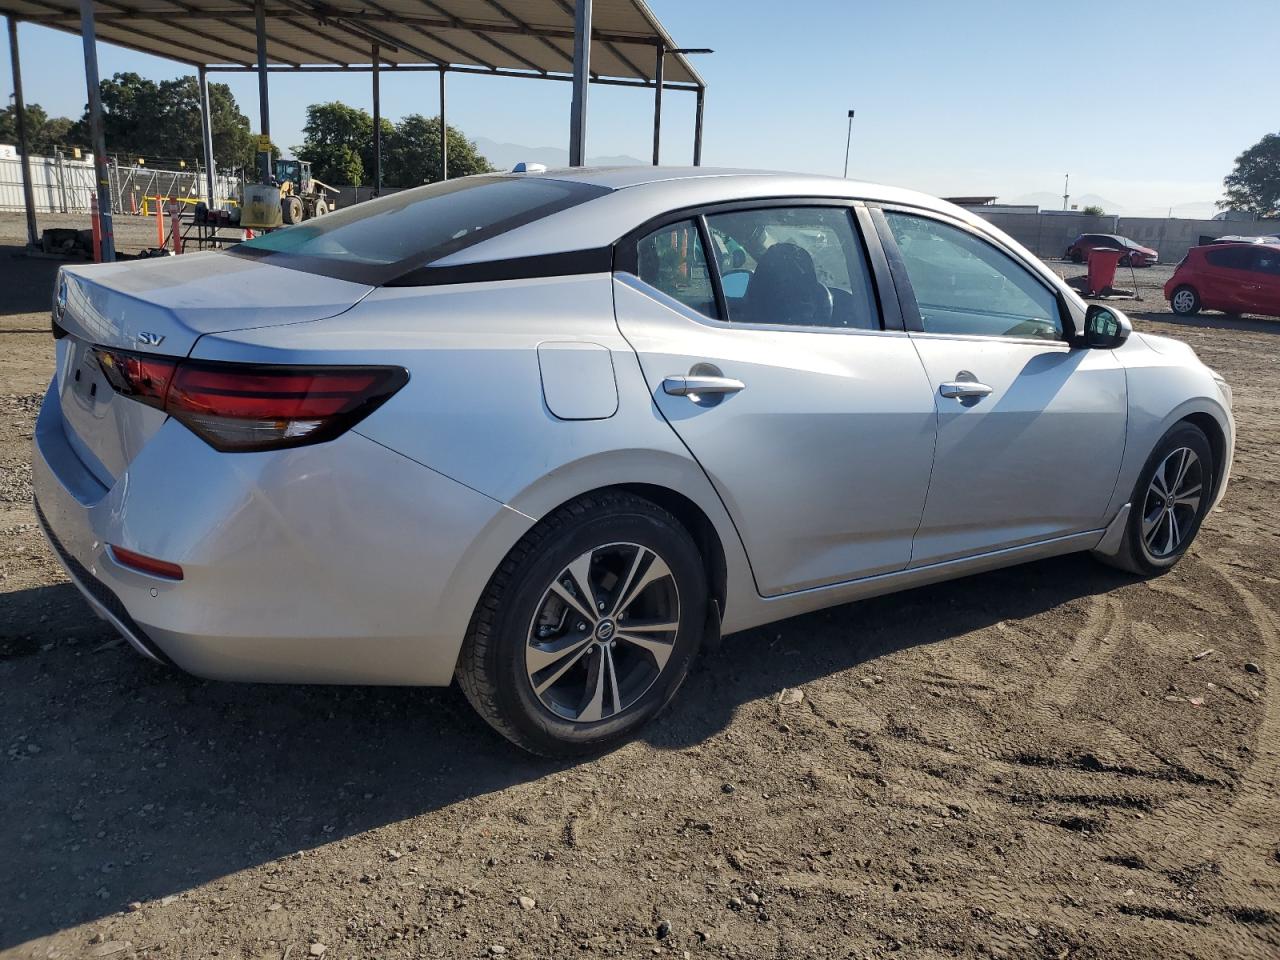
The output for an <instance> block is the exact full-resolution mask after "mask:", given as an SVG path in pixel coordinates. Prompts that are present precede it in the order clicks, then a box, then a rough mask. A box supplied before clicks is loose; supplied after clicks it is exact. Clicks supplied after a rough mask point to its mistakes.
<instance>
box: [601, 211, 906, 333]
mask: <svg viewBox="0 0 1280 960" xmlns="http://www.w3.org/2000/svg"><path fill="white" fill-rule="evenodd" d="M795 207H824V208H828V209H844V210H847V211H848V212H849V215H850V220H851V223H850V229H851V230H852V231H853V235H854V239H855V241H857V240H860V241H861V244H862V253H863V256H864V257H865V258H866V263H867V268H868V269H867V272H868V275H869V276H870V279H871V288H872V295H873V297H874V300H875V307H876V310H877V314H878V316H877V319H878V320H879V323H880V326H879V328H878V329H870V330H867V329H863V328H861V327H833V326H824V325H817V324H815V325H801V324H793V323H743V322H742V321H732V320H729V319H727V317H728V307H727V304H726V303H725V301H724V289H723V286H722V284H721V279H720V264H719V261H718V259H717V258H716V257H715V256H714V255H713V252H714V249H715V248H714V247H712V246H711V245H710V230H709V228H708V226H707V223H706V218H707V217H709V216H715V215H716V214H721V213H739V212H741V211H744V210H767V209H776V208H795ZM862 207H864V202H863V201H862V200H858V199H853V198H850V197H821V196H812V195H808V194H806V195H790V196H775V197H755V198H752V199H750V200H721V201H716V202H715V203H704V204H696V205H693V206H688V207H681V208H678V209H674V210H668V211H666V212H664V213H661V214H658V215H657V216H655V217H651V218H649V219H648V220H646V221H645V222H644V223H642V224H640V225H639V226H637V227H634V228H632V229H631V230H629V231H628V232H627V233H626V234H624V235H623V236H622V237H621V238H620V239H619V240H618V241H617V243H615V244H614V259H613V272H614V273H626V274H630V275H631V276H633V277H635V278H636V279H637V281H639V282H640V283H644V281H643V280H640V275H639V265H638V260H639V253H638V244H639V242H640V241H641V240H643V239H644V238H645V237H647V236H649V234H651V233H653V232H654V231H655V230H660V229H661V228H662V227H665V226H668V225H670V224H673V223H680V222H681V221H684V220H693V221H695V223H697V225H698V231H699V240H700V241H701V243H702V246H703V256H704V257H705V258H706V260H707V269H708V270H709V271H710V272H711V275H712V288H713V289H714V290H715V291H716V310H717V312H718V313H720V314H721V317H720V318H715V317H708V316H706V315H704V314H701V313H698V312H697V311H696V310H693V309H692V308H689V309H688V310H687V311H686V312H687V313H688V314H689V315H691V316H694V317H696V318H697V319H698V320H699V322H704V323H707V324H709V325H711V326H715V327H723V328H726V329H738V330H767V331H790V332H796V333H840V334H856V335H866V334H883V333H889V334H901V333H905V332H906V328H905V326H904V325H903V323H902V316H901V312H900V311H899V310H897V309H891V308H890V307H891V306H892V307H896V306H897V305H896V303H893V301H891V300H890V299H889V296H888V292H889V291H891V290H892V289H893V280H892V277H891V276H890V275H889V270H888V265H887V263H886V262H885V261H884V260H883V255H884V251H883V248H882V247H881V245H880V242H879V237H878V236H877V235H876V234H875V232H874V231H870V230H868V229H867V226H868V223H867V222H866V221H865V219H864V218H863V217H861V216H859V215H858V211H859V209H860V208H862ZM872 237H874V238H875V239H874V241H873V240H872ZM877 254H879V257H880V259H877ZM645 286H646V287H648V286H650V285H649V284H645ZM655 289H656V288H655ZM658 292H659V293H661V292H662V291H658ZM891 322H892V323H891Z"/></svg>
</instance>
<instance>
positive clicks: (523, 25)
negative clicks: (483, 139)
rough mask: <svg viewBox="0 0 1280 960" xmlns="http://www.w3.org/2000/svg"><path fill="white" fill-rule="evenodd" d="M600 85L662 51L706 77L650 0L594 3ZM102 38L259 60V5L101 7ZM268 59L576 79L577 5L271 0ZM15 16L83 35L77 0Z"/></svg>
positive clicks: (9, 0)
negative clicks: (374, 60) (374, 51)
mask: <svg viewBox="0 0 1280 960" xmlns="http://www.w3.org/2000/svg"><path fill="white" fill-rule="evenodd" d="M591 6H592V8H593V9H592V14H591V17H592V44H591V78H592V80H597V79H599V80H624V81H628V80H629V81H632V82H635V83H638V84H641V85H645V86H652V85H653V83H654V81H655V77H656V75H657V60H656V57H655V49H657V48H662V49H664V50H666V51H670V53H669V62H668V64H667V65H666V73H665V76H664V77H663V80H664V83H665V84H666V85H667V86H668V87H671V86H685V87H688V88H691V89H692V88H697V87H702V86H704V83H703V80H702V78H701V77H700V76H699V75H698V72H697V71H696V70H695V69H694V68H693V66H692V64H690V63H689V61H688V60H687V59H686V58H685V57H684V55H683V54H680V53H675V52H673V51H675V50H677V49H679V48H678V47H677V45H676V43H675V41H674V40H672V38H671V36H670V35H669V34H668V33H667V32H666V30H665V29H664V28H663V26H662V24H661V23H659V22H658V19H657V18H656V17H655V16H654V15H653V12H652V11H651V10H650V9H649V7H648V5H647V4H645V3H644V0H594V2H593V3H592V4H591ZM93 7H94V19H95V21H96V25H97V34H98V37H99V38H101V39H103V40H107V41H109V42H111V43H114V44H117V45H119V46H122V47H128V48H129V49H131V50H139V51H141V52H143V53H150V54H154V55H156V56H160V57H167V58H168V59H170V60H178V61H181V62H183V63H187V64H190V65H191V66H204V67H207V68H209V69H217V68H219V67H221V66H239V67H253V66H254V65H255V64H256V63H257V51H256V34H255V28H254V15H255V10H254V0H208V2H202V0H190V2H187V0H128V2H124V0H95V2H94V4H93ZM264 7H265V15H266V36H267V60H268V62H269V63H270V64H271V65H272V66H275V67H286V68H305V67H317V66H329V67H334V66H336V67H351V66H354V65H362V64H368V63H369V62H370V51H371V48H372V46H373V45H374V44H377V45H378V47H379V50H380V59H381V61H382V62H383V63H385V64H387V65H388V66H389V67H390V68H392V69H394V68H395V67H397V66H409V65H423V64H426V65H434V66H436V67H439V66H443V67H445V68H446V69H448V70H458V71H460V72H480V73H489V74H496V75H499V76H501V75H504V74H508V73H511V74H514V75H516V76H529V77H548V78H550V77H555V78H556V79H568V78H569V77H570V76H571V75H572V73H573V63H574V52H573V41H574V26H575V10H574V2H573V0H376V2H375V0H332V2H312V0H266V2H265V4H264ZM0 13H5V14H8V15H10V16H13V17H16V18H17V19H19V20H25V21H27V22H29V23H37V24H41V25H43V26H48V27H54V28H56V29H61V30H66V31H68V32H72V33H79V32H80V4H79V2H78V0H0Z"/></svg>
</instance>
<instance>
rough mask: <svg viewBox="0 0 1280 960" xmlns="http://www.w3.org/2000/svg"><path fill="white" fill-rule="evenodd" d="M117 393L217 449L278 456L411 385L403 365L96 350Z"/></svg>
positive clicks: (335, 431) (330, 433)
mask: <svg viewBox="0 0 1280 960" xmlns="http://www.w3.org/2000/svg"><path fill="white" fill-rule="evenodd" d="M94 353H95V354H96V355H97V358H98V364H99V366H101V367H102V371H103V373H104V374H105V375H106V377H107V380H108V381H109V382H110V384H111V386H112V388H113V389H114V390H115V391H116V393H119V394H122V395H123V396H127V397H132V398H133V399H135V400H138V401H139V402H141V403H145V404H147V405H149V406H152V407H156V408H157V409H160V410H163V411H164V412H165V413H167V414H169V416H171V417H173V418H174V419H175V420H177V421H179V422H180V423H182V424H184V425H185V426H186V427H187V428H188V429H190V430H191V431H192V432H194V433H195V434H196V435H197V436H199V437H200V438H201V439H202V440H204V441H205V442H206V443H208V444H209V445H210V446H211V447H213V448H214V449H215V450H222V451H227V452H236V451H250V450H278V449H281V448H284V447H300V446H303V445H305V444H309V443H321V442H323V441H325V440H332V439H333V438H334V437H336V436H338V435H339V434H342V433H344V432H345V431H346V430H348V429H349V428H351V427H352V426H354V425H355V424H357V423H359V422H360V421H361V420H363V419H364V418H365V417H367V416H368V415H369V414H370V413H372V412H373V411H374V410H376V409H377V408H378V407H379V406H381V405H382V404H383V403H385V402H386V400H387V399H388V398H389V397H391V395H392V394H394V393H395V392H396V391H397V390H399V389H400V388H401V387H402V386H404V385H405V383H407V382H408V380H409V373H408V371H406V370H405V369H404V368H403V367H364V366H293V365H268V364H253V363H223V362H219V361H210V360H182V359H175V358H171V357H156V356H151V355H148V354H139V353H133V352H132V351H128V350H113V349H110V348H107V347H97V348H95V349H94Z"/></svg>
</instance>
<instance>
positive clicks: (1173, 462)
mask: <svg viewBox="0 0 1280 960" xmlns="http://www.w3.org/2000/svg"><path fill="white" fill-rule="evenodd" d="M1203 490H1204V465H1203V464H1202V463H1201V461H1200V458H1199V457H1198V456H1197V455H1196V453H1195V451H1194V450H1192V449H1191V448H1189V447H1178V448H1176V449H1175V450H1173V451H1172V452H1171V453H1170V454H1169V455H1168V456H1166V457H1165V458H1164V459H1163V460H1162V461H1160V466H1158V467H1156V472H1155V473H1154V474H1153V475H1152V477H1151V483H1150V485H1148V487H1147V496H1146V501H1145V503H1144V504H1143V507H1142V541H1143V544H1144V545H1145V546H1146V548H1147V552H1148V553H1150V554H1151V556H1152V557H1153V558H1155V559H1157V560H1159V559H1163V558H1164V557H1168V556H1171V555H1172V554H1174V553H1176V552H1177V551H1178V550H1179V548H1181V547H1182V545H1183V544H1184V543H1185V542H1186V541H1187V539H1188V536H1189V534H1190V533H1191V530H1192V528H1193V527H1194V526H1195V520H1196V517H1197V516H1198V515H1199V513H1200V498H1201V497H1202V496H1203Z"/></svg>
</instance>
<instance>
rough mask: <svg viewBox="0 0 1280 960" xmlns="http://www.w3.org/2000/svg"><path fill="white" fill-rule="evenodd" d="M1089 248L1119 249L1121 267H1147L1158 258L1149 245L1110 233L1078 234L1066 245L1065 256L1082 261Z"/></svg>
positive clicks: (1078, 261) (1086, 257)
mask: <svg viewBox="0 0 1280 960" xmlns="http://www.w3.org/2000/svg"><path fill="white" fill-rule="evenodd" d="M1090 250H1119V251H1120V253H1121V256H1120V265H1121V266H1122V267H1129V266H1133V267H1149V266H1151V265H1152V264H1155V263H1158V262H1159V260H1160V254H1159V253H1157V252H1156V251H1155V250H1152V249H1151V248H1150V247H1144V246H1142V244H1140V243H1137V242H1136V241H1133V240H1130V239H1129V238H1128V237H1120V236H1116V235H1115V234H1111V233H1082V234H1080V236H1078V237H1076V238H1075V240H1074V241H1072V243H1071V246H1069V247H1067V252H1066V254H1065V257H1066V259H1068V260H1070V261H1072V262H1073V263H1084V262H1085V261H1086V260H1088V259H1089V251H1090Z"/></svg>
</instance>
